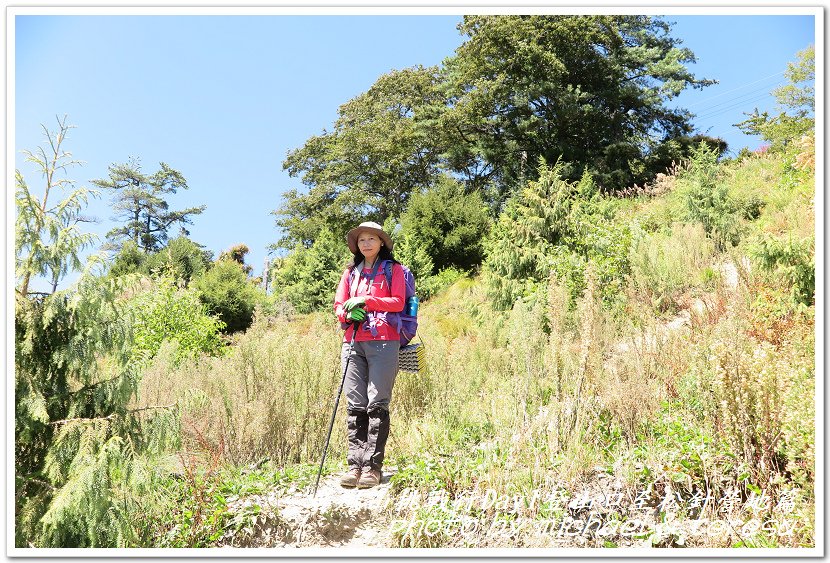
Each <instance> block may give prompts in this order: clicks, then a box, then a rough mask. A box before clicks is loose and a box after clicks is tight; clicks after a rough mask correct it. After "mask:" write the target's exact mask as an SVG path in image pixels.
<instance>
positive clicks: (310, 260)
mask: <svg viewBox="0 0 830 563" xmlns="http://www.w3.org/2000/svg"><path fill="white" fill-rule="evenodd" d="M348 259H349V249H348V247H347V246H346V245H345V244H344V243H343V239H342V238H337V237H335V236H334V235H333V234H332V233H331V231H329V230H327V229H325V230H323V232H321V233H320V234H319V236H318V237H317V240H316V241H314V244H313V245H311V248H304V247H302V246H297V247H296V248H295V249H294V250H293V251H292V252H291V253H289V254H288V256H286V257H284V258H281V259H277V260H275V261H274V263H273V273H272V276H273V278H272V279H273V280H274V284H273V289H274V294H275V295H277V296H278V297H282V298H284V299H286V300H287V301H288V302H289V303H291V304H292V305H293V306H294V308H295V309H296V311H297V312H298V313H309V312H311V311H319V310H327V309H329V310H330V308H331V307H332V305H333V303H334V292H335V290H336V289H337V284H338V282H339V281H340V275H341V274H342V273H343V269H344V267H345V264H346V261H347V260H348Z"/></svg>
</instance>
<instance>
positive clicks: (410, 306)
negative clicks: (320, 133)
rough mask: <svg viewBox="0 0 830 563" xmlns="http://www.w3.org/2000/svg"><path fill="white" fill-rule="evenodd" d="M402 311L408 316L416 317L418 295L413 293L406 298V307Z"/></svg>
mask: <svg viewBox="0 0 830 563" xmlns="http://www.w3.org/2000/svg"><path fill="white" fill-rule="evenodd" d="M404 312H405V313H406V314H407V315H409V316H410V317H417V316H418V296H417V295H413V296H412V297H410V298H409V299H407V300H406V308H405V309H404Z"/></svg>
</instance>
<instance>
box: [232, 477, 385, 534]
mask: <svg viewBox="0 0 830 563" xmlns="http://www.w3.org/2000/svg"><path fill="white" fill-rule="evenodd" d="M393 474H394V470H392V469H385V470H384V475H383V480H382V481H381V484H380V485H378V486H377V487H373V488H371V489H346V488H343V487H341V486H340V476H339V475H330V476H328V477H324V478H322V479H321V480H320V486H319V488H318V490H317V494H316V495H313V491H312V490H310V489H296V488H295V489H289V490H288V491H282V492H280V491H276V490H275V491H271V492H269V493H267V494H265V495H254V496H249V497H246V498H243V499H234V500H233V501H231V502H229V503H228V509H229V510H230V511H231V512H232V513H235V514H237V515H240V516H242V515H245V514H248V515H249V517H250V519H251V521H252V524H251V525H250V526H246V527H244V528H243V530H242V533H239V532H238V531H235V532H233V533H230V532H229V534H227V536H226V538H225V539H224V542H225V543H224V544H225V545H226V546H228V547H231V546H232V547H285V548H304V547H337V548H351V547H359V548H366V547H370V548H371V547H386V546H387V541H388V539H389V538H388V535H389V534H388V532H389V526H388V517H387V516H386V514H387V512H386V510H387V508H388V502H389V488H390V485H389V479H390V477H391V476H392V475H393ZM257 507H258V508H257Z"/></svg>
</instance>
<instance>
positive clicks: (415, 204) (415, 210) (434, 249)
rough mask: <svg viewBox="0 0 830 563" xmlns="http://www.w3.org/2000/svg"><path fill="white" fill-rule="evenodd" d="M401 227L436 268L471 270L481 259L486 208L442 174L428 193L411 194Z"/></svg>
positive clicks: (478, 197)
mask: <svg viewBox="0 0 830 563" xmlns="http://www.w3.org/2000/svg"><path fill="white" fill-rule="evenodd" d="M401 224H402V227H403V231H404V232H405V233H407V234H408V235H410V236H411V237H412V243H413V244H415V245H416V246H418V247H420V248H421V249H422V250H423V251H424V252H425V253H426V254H427V255H428V256H429V257H431V259H432V262H433V264H434V266H435V267H436V268H438V269H445V268H450V267H455V268H459V269H462V270H471V269H473V268H475V267H477V266H479V265H480V264H481V261H482V259H483V258H484V246H483V243H484V238H485V236H486V234H487V230H488V229H489V227H490V216H489V213H488V210H487V206H486V204H485V203H484V199H483V197H482V195H481V193H479V192H472V193H465V190H464V186H463V185H461V184H460V183H459V182H458V181H457V180H455V179H454V178H451V177H449V176H446V175H442V176H440V177H439V178H438V180H437V182H436V183H435V184H434V185H433V186H432V187H430V188H429V189H428V190H426V191H424V192H419V193H416V194H414V195H413V196H412V200H411V201H410V204H409V207H408V208H407V210H406V212H404V214H403V216H402V217H401ZM397 251H398V247H396V256H397ZM426 273H427V274H432V273H437V272H432V271H430V272H426Z"/></svg>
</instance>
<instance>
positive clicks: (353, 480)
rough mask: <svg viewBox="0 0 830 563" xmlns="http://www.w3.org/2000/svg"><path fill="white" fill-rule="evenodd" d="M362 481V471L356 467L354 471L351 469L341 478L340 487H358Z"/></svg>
mask: <svg viewBox="0 0 830 563" xmlns="http://www.w3.org/2000/svg"><path fill="white" fill-rule="evenodd" d="M360 479H361V476H360V469H358V468H357V467H355V468H354V469H349V471H348V472H347V473H346V474H345V475H343V476H342V477H341V478H340V485H341V486H343V487H356V486H357V484H358V482H359V481H360Z"/></svg>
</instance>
